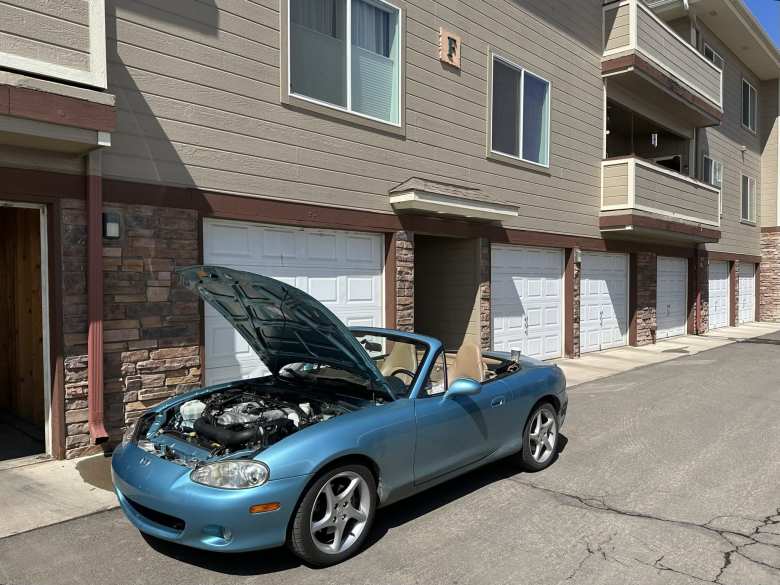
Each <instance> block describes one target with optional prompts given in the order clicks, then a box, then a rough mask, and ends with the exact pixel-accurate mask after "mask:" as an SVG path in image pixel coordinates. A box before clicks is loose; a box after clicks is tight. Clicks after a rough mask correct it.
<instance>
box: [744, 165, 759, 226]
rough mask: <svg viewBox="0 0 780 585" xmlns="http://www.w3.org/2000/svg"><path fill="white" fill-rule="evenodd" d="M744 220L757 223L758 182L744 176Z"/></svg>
mask: <svg viewBox="0 0 780 585" xmlns="http://www.w3.org/2000/svg"><path fill="white" fill-rule="evenodd" d="M742 220H743V221H749V222H751V223H755V221H756V180H755V179H751V178H750V177H746V176H745V175H742Z"/></svg>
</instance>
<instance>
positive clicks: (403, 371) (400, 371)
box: [390, 368, 415, 380]
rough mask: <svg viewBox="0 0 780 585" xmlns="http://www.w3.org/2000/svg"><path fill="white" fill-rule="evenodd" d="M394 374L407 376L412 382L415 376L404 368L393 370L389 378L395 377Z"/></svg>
mask: <svg viewBox="0 0 780 585" xmlns="http://www.w3.org/2000/svg"><path fill="white" fill-rule="evenodd" d="M396 374H405V375H407V376H409V378H410V379H412V380H414V376H415V373H414V372H412V371H411V370H407V369H406V368H397V369H395V370H393V371H392V372H390V376H391V377H392V376H395V375H396Z"/></svg>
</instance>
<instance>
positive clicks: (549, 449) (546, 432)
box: [528, 408, 558, 463]
mask: <svg viewBox="0 0 780 585" xmlns="http://www.w3.org/2000/svg"><path fill="white" fill-rule="evenodd" d="M528 438H529V442H530V444H531V445H530V446H531V457H533V459H534V461H536V462H537V463H546V462H547V461H548V460H549V459H550V457H552V456H553V454H554V453H555V444H556V442H557V441H558V422H557V421H556V420H555V415H554V413H552V412H550V411H549V410H548V409H546V408H540V409H539V410H537V411H536V416H535V417H534V419H533V421H531V429H530V433H529V435H528Z"/></svg>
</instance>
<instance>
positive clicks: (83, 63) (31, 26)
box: [0, 0, 89, 71]
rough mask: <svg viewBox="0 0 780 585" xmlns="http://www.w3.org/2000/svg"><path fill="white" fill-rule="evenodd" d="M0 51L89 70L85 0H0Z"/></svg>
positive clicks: (87, 16)
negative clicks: (56, 0) (54, 0)
mask: <svg viewBox="0 0 780 585" xmlns="http://www.w3.org/2000/svg"><path fill="white" fill-rule="evenodd" d="M0 13H2V15H3V18H2V19H0V51H2V52H3V53H10V54H12V55H16V56H19V57H26V58H29V59H37V60H39V61H44V62H47V63H52V64H56V65H62V66H66V67H73V68H76V69H83V70H85V71H86V70H88V69H89V5H88V3H87V1H86V0H77V1H76V0H68V1H64V2H60V1H58V2H48V1H45V0H0Z"/></svg>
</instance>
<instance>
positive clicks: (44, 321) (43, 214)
mask: <svg viewBox="0 0 780 585" xmlns="http://www.w3.org/2000/svg"><path fill="white" fill-rule="evenodd" d="M2 207H13V208H17V209H33V210H37V211H38V217H39V221H40V228H39V231H40V240H41V257H40V265H41V269H40V277H41V305H42V306H41V325H42V329H43V330H42V331H41V342H42V344H43V352H42V355H43V364H42V366H43V416H44V436H45V448H46V455H49V456H51V455H52V454H53V447H52V442H53V439H52V408H51V406H52V384H51V313H50V311H49V306H50V305H49V302H50V298H49V297H50V290H49V237H48V228H49V210H48V206H47V205H46V204H45V203H26V202H21V201H8V200H4V199H0V208H2Z"/></svg>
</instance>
